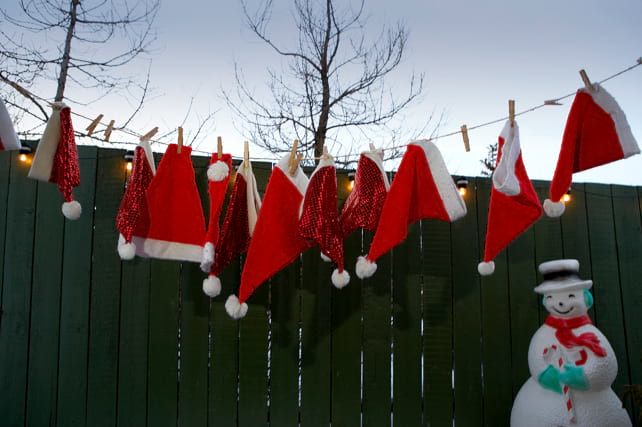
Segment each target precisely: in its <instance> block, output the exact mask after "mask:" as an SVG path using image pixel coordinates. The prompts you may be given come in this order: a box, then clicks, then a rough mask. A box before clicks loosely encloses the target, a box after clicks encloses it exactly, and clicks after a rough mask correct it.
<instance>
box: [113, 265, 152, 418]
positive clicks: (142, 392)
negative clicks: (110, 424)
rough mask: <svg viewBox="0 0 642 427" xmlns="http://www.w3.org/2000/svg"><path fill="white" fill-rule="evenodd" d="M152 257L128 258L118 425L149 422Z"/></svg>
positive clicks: (123, 289) (124, 274)
mask: <svg viewBox="0 0 642 427" xmlns="http://www.w3.org/2000/svg"><path fill="white" fill-rule="evenodd" d="M150 264H151V263H150V260H148V259H143V258H139V257H136V258H134V259H133V260H131V261H125V262H123V265H122V276H121V306H120V309H121V311H120V337H119V350H118V419H117V422H118V423H117V425H118V426H119V427H120V426H131V427H140V426H144V425H146V424H147V368H148V358H149V357H150V354H149V353H148V352H147V336H148V334H149V292H150V289H149V282H150V275H151V272H150Z"/></svg>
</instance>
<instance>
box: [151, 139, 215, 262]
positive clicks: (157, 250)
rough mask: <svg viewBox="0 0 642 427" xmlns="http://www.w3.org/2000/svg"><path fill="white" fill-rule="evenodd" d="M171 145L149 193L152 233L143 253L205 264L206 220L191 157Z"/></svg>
mask: <svg viewBox="0 0 642 427" xmlns="http://www.w3.org/2000/svg"><path fill="white" fill-rule="evenodd" d="M177 148H178V146H177V145H176V144H170V145H169V146H168V147H167V150H166V151H165V154H164V155H163V158H162V159H161V161H160V164H159V165H158V171H157V172H156V175H154V179H152V182H151V183H150V184H149V188H148V189H147V192H146V197H147V206H148V208H149V220H150V221H149V232H148V233H147V236H146V238H145V242H144V248H143V251H144V253H145V255H146V256H148V257H151V258H160V259H173V260H178V261H192V262H200V261H201V252H202V249H203V246H202V244H203V236H204V235H205V218H204V217H203V208H202V205H201V198H200V196H199V194H198V189H197V187H196V182H195V180H194V168H193V166H192V159H191V157H190V154H191V152H192V147H188V146H183V147H182V150H181V152H180V153H178V151H177Z"/></svg>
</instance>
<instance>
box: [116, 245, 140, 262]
mask: <svg viewBox="0 0 642 427" xmlns="http://www.w3.org/2000/svg"><path fill="white" fill-rule="evenodd" d="M118 255H119V256H120V259H122V260H124V261H129V260H131V259H134V255H136V245H135V244H134V243H132V242H129V243H123V244H120V245H118Z"/></svg>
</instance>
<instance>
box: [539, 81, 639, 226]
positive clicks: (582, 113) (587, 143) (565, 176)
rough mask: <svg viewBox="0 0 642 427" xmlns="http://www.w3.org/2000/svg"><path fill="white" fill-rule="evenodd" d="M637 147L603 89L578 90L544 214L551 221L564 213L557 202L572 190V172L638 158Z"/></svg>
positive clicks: (621, 114) (616, 107)
mask: <svg viewBox="0 0 642 427" xmlns="http://www.w3.org/2000/svg"><path fill="white" fill-rule="evenodd" d="M639 152H640V148H639V147H638V144H637V142H636V141H635V138H634V137H633V134H632V133H631V128H630V127H629V123H628V122H627V120H626V116H625V115H624V112H623V111H622V109H621V108H620V106H619V105H618V104H617V102H616V101H615V99H614V98H613V97H612V96H611V94H609V93H608V92H607V91H606V90H605V89H604V88H603V87H601V86H600V85H599V84H597V83H592V89H588V88H582V89H580V90H578V92H577V94H576V95H575V99H574V100H573V105H572V106H571V110H570V112H569V114H568V119H567V121H566V127H565V129H564V136H563V137H562V147H561V149H560V154H559V158H558V160H557V166H556V167H555V174H554V175H553V179H552V181H551V185H550V188H549V199H546V200H545V201H544V211H545V212H546V215H548V216H550V217H558V216H560V215H562V214H563V213H564V203H563V202H560V201H559V200H560V199H561V198H562V196H563V195H564V193H566V192H567V191H568V189H569V188H570V186H571V179H572V176H573V174H574V173H575V172H580V171H584V170H587V169H591V168H594V167H596V166H601V165H605V164H607V163H611V162H614V161H616V160H620V159H626V158H627V157H630V156H632V155H634V154H638V153H639Z"/></svg>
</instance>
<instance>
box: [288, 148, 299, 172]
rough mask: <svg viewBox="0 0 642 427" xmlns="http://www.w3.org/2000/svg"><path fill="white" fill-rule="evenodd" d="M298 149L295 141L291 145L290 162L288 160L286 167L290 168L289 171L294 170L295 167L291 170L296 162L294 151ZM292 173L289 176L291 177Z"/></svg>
mask: <svg viewBox="0 0 642 427" xmlns="http://www.w3.org/2000/svg"><path fill="white" fill-rule="evenodd" d="M297 148H299V140H298V139H295V140H294V143H293V144H292V151H290V160H288V166H289V167H290V170H296V167H294V169H292V165H293V164H294V162H295V161H296V150H297ZM293 173H294V172H290V175H292V174H293Z"/></svg>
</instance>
